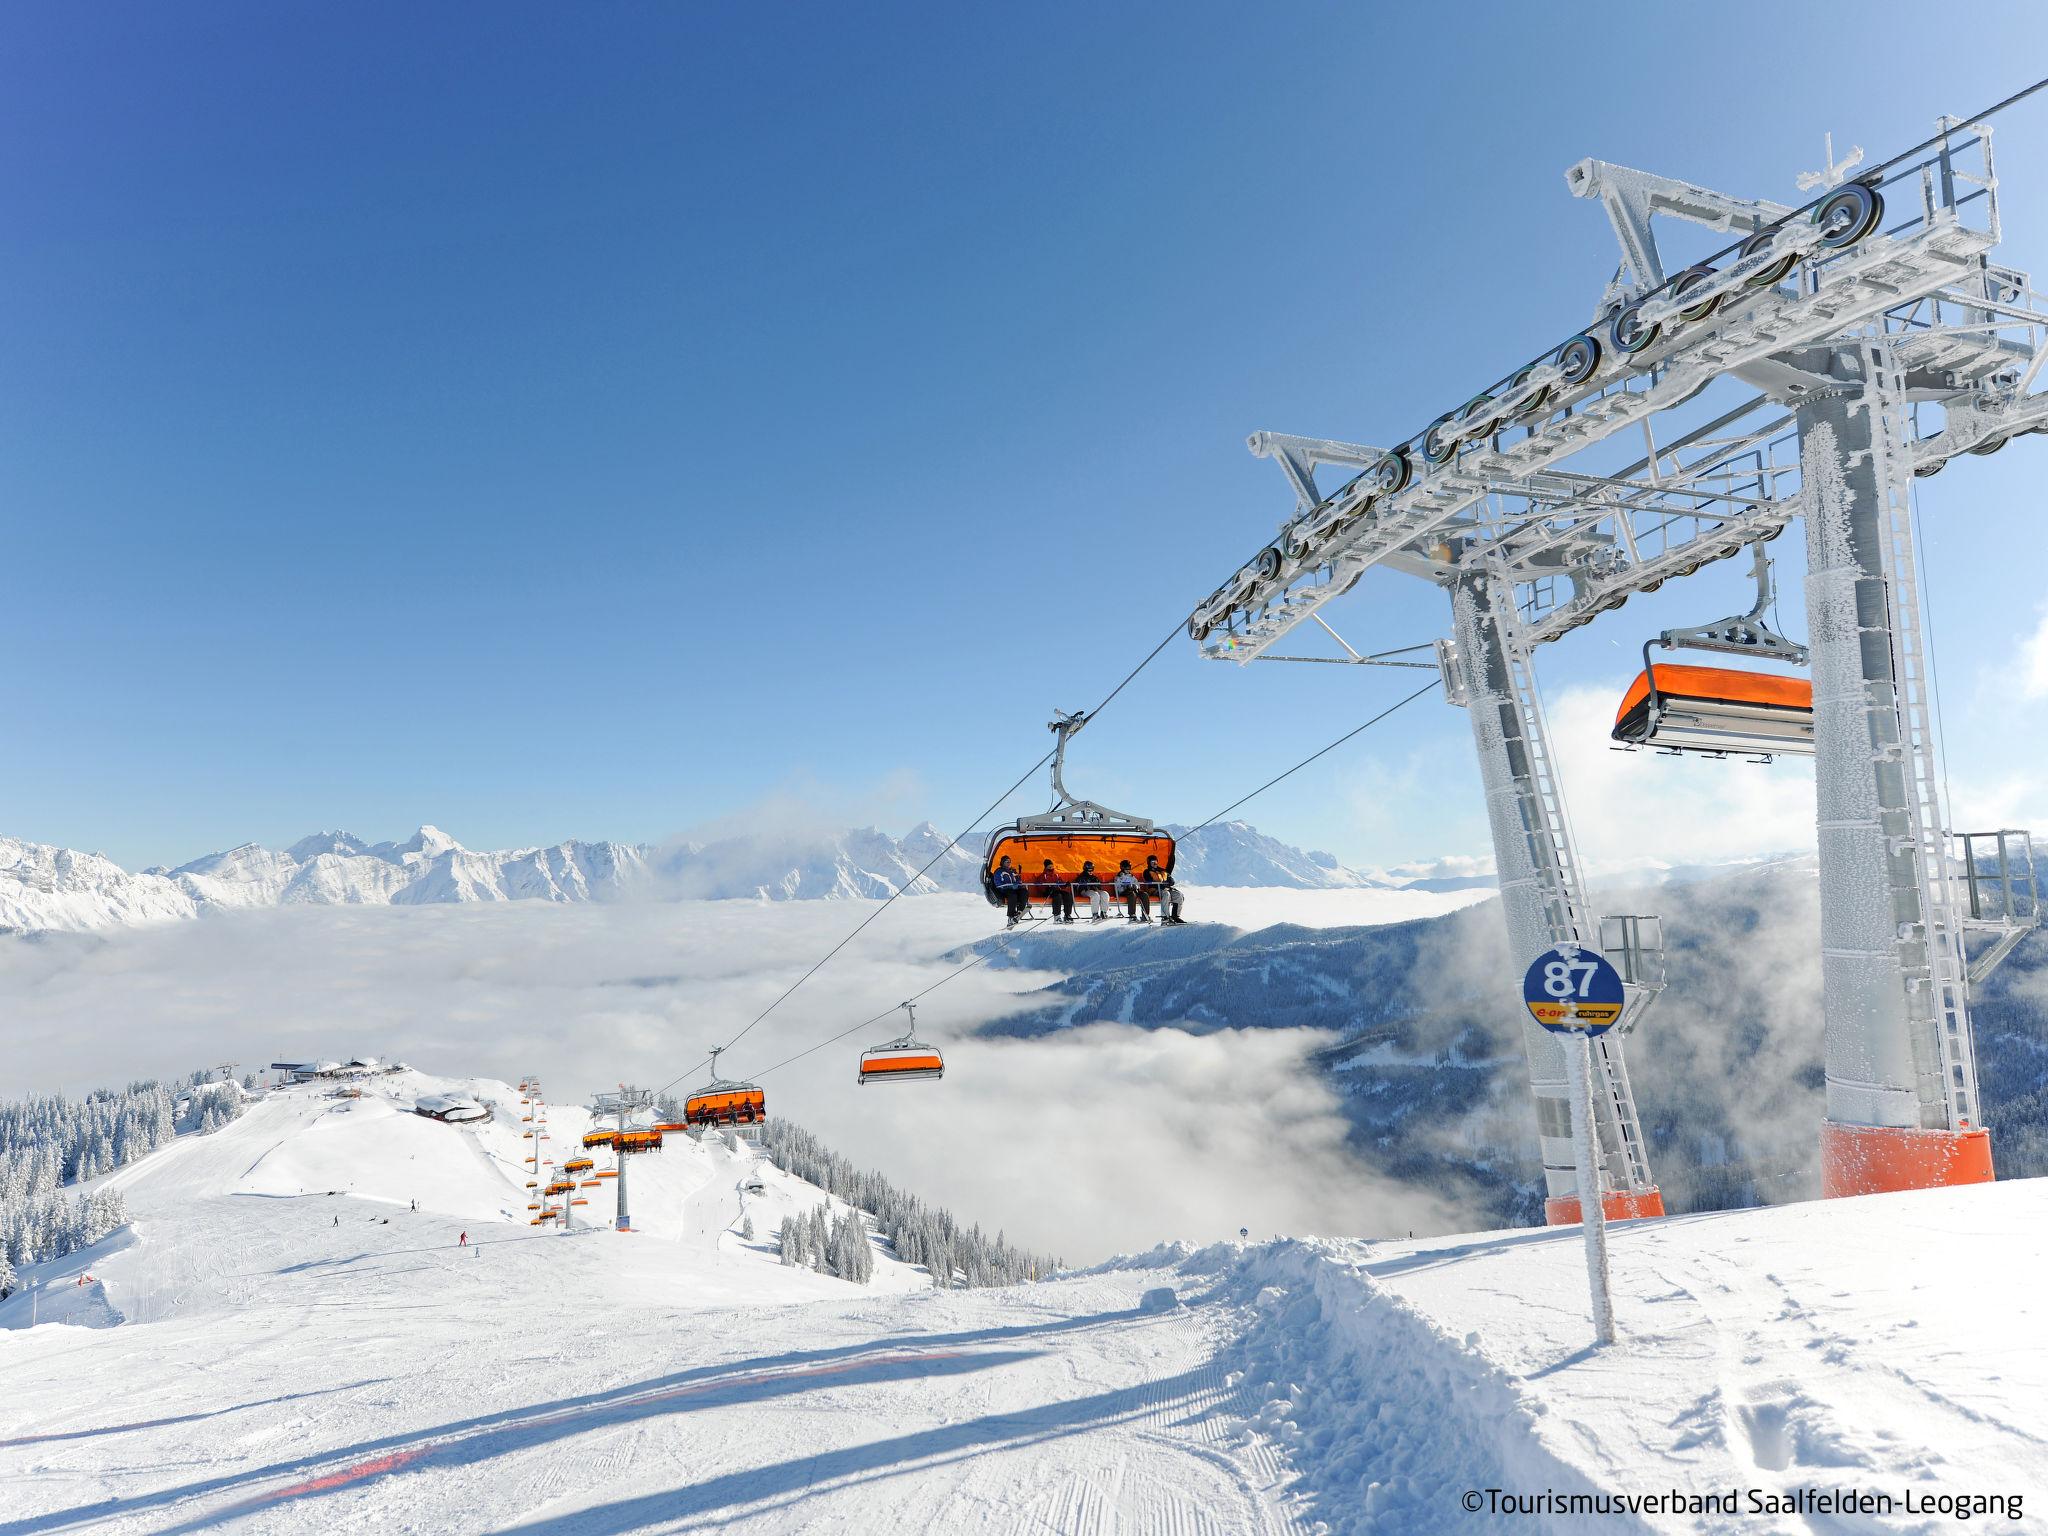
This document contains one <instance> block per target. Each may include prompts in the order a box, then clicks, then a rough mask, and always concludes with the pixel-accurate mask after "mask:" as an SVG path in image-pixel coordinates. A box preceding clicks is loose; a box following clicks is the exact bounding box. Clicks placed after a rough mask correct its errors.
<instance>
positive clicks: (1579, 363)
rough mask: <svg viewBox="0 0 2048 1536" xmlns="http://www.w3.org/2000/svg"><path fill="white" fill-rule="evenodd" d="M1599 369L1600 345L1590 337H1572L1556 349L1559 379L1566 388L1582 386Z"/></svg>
mask: <svg viewBox="0 0 2048 1536" xmlns="http://www.w3.org/2000/svg"><path fill="white" fill-rule="evenodd" d="M1599 367H1600V343H1599V342H1597V341H1595V340H1594V339H1593V338H1592V337H1591V336H1586V335H1579V336H1574V337H1573V338H1572V339H1571V340H1570V341H1568V342H1566V343H1565V344H1564V345H1563V346H1561V347H1559V348H1558V349H1557V371H1558V375H1559V379H1560V381H1561V382H1562V383H1564V384H1565V385H1567V386H1570V385H1574V384H1583V383H1585V382H1586V380H1588V379H1590V378H1591V377H1593V374H1594V372H1595V371H1596V370H1597V369H1598V368H1599Z"/></svg>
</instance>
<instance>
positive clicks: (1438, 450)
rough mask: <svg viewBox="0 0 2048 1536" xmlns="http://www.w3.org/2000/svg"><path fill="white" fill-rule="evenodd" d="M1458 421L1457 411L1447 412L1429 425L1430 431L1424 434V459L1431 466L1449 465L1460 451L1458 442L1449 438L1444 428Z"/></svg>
mask: <svg viewBox="0 0 2048 1536" xmlns="http://www.w3.org/2000/svg"><path fill="white" fill-rule="evenodd" d="M1457 419H1458V413H1457V412H1456V411H1445V412H1444V413H1443V415H1441V416H1439V417H1437V419H1436V420H1435V421H1433V422H1431V423H1430V424H1429V430H1428V431H1427V432H1425V433H1423V434H1422V457H1423V458H1424V459H1426V460H1427V461H1428V462H1429V463H1431V464H1447V463H1449V462H1450V460H1451V457H1452V456H1453V455H1454V454H1456V453H1457V451H1458V440H1457V439H1456V438H1454V437H1451V436H1449V435H1448V434H1447V433H1446V432H1445V431H1444V428H1445V427H1448V426H1449V425H1451V423H1452V422H1454V421H1456V420H1457Z"/></svg>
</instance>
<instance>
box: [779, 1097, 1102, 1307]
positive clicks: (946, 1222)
mask: <svg viewBox="0 0 2048 1536" xmlns="http://www.w3.org/2000/svg"><path fill="white" fill-rule="evenodd" d="M763 1145H764V1146H765V1147H766V1149H767V1151H768V1153H769V1155H770V1156H771V1157H772V1158H773V1159H774V1160H775V1163H776V1165H777V1166H778V1167H780V1168H782V1169H784V1170H785V1171H786V1172H789V1173H792V1174H795V1175H796V1176H797V1177H798V1178H800V1179H804V1180H807V1181H808V1182H810V1183H812V1184H815V1185H817V1186H818V1187H819V1188H821V1189H823V1190H825V1191H826V1192H827V1193H829V1194H831V1195H833V1196H835V1197H837V1198H838V1199H839V1200H841V1201H843V1202H844V1203H846V1204H847V1205H850V1206H852V1207H854V1208H855V1209H856V1210H861V1211H867V1212H869V1213H871V1214H872V1215H873V1217H874V1218H875V1229H876V1230H877V1231H878V1232H880V1233H881V1235H882V1236H883V1237H884V1238H885V1239H887V1241H888V1242H889V1244H890V1246H891V1249H892V1250H893V1252H894V1253H895V1256H896V1257H897V1258H898V1259H899V1260H901V1261H902V1262H904V1263H906V1264H922V1265H924V1266H925V1267H926V1268H927V1269H929V1270H930V1271H931V1273H932V1284H934V1285H935V1286H939V1287H942V1288H943V1287H947V1286H951V1285H954V1284H967V1285H1015V1284H1018V1283H1021V1282H1023V1281H1027V1280H1035V1279H1038V1278H1040V1277H1042V1276H1045V1275H1050V1274H1052V1273H1054V1272H1055V1271H1057V1270H1058V1269H1059V1268H1060V1267H1061V1266H1060V1262H1059V1260H1057V1259H1055V1258H1051V1257H1048V1256H1046V1255H1042V1254H1032V1253H1027V1252H1025V1251H1023V1250H1021V1249H1018V1248H1014V1247H1012V1246H1011V1245H1010V1243H1009V1240H1008V1239H1007V1238H1006V1237H1005V1236H1004V1235H1003V1234H1002V1233H998V1234H996V1236H995V1237H994V1238H993V1239H991V1238H989V1237H987V1236H986V1235H985V1234H983V1233H982V1232H981V1231H980V1230H979V1229H978V1228H976V1229H973V1230H971V1231H967V1232H963V1231H961V1229H960V1227H959V1225H958V1224H957V1223H956V1222H955V1221H954V1219H953V1217H952V1214H951V1213H950V1212H948V1211H945V1210H942V1209H939V1208H938V1207H935V1206H929V1205H926V1204H925V1203H924V1202H923V1201H922V1200H920V1199H918V1198H917V1196H915V1195H910V1194H905V1193H904V1192H903V1191H901V1190H899V1189H897V1188H896V1187H895V1186H894V1185H892V1184H890V1182H889V1181H888V1180H887V1179H885V1178H883V1177H882V1176H881V1175H880V1174H877V1173H872V1172H869V1171H867V1170H864V1169H858V1168H855V1167H854V1166H853V1164H852V1163H850V1162H849V1161H847V1160H846V1159H845V1158H843V1157H841V1156H840V1155H839V1154H838V1153H836V1152H833V1151H830V1150H829V1149H827V1148H826V1147H824V1146H823V1145H822V1144H820V1143H819V1141H818V1139H817V1138H816V1137H814V1136H812V1135H811V1134H810V1133H809V1132H808V1131H806V1130H804V1129H803V1127H801V1126H798V1125H792V1124H791V1123H790V1122H788V1121H787V1120H771V1121H769V1122H768V1123H767V1125H766V1127H765V1128H764V1136H763ZM870 1258H872V1255H870Z"/></svg>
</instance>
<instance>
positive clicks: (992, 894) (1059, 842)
mask: <svg viewBox="0 0 2048 1536" xmlns="http://www.w3.org/2000/svg"><path fill="white" fill-rule="evenodd" d="M1088 719H1089V717H1088V716H1087V714H1085V713H1083V712H1081V711H1078V710H1077V711H1075V712H1074V713H1073V714H1065V713H1063V712H1061V711H1059V710H1054V711H1053V718H1052V722H1051V725H1050V729H1051V731H1052V733H1053V735H1054V736H1056V737H1058V738H1059V740H1058V744H1057V745H1056V746H1055V747H1054V748H1053V754H1052V789H1053V794H1054V795H1055V796H1056V797H1057V798H1056V799H1055V800H1054V802H1053V807H1052V809H1051V810H1049V811H1047V812H1046V813H1045V814H1044V815H1042V816H1020V817H1018V818H1017V819H1016V820H1015V821H1014V822H1012V823H1011V824H1010V825H1009V826H1007V827H998V828H996V830H995V831H993V832H991V833H990V834H989V839H988V852H987V854H986V855H985V856H984V857H983V859H982V861H981V889H982V894H983V895H985V896H986V897H987V898H988V901H989V905H990V906H994V907H1000V906H1003V905H1004V898H1003V895H1002V893H1001V892H1000V891H999V890H997V889H996V884H995V874H996V870H997V868H998V867H1000V866H1001V864H1002V861H1003V858H1004V856H1005V855H1008V856H1009V860H1010V867H1011V868H1012V869H1014V870H1016V871H1017V873H1018V876H1019V877H1020V878H1021V879H1022V880H1023V882H1024V893H1025V896H1026V898H1027V906H1026V908H1025V915H1026V916H1029V915H1031V914H1030V909H1031V908H1032V907H1045V906H1050V905H1051V904H1052V893H1051V892H1050V891H1047V890H1045V889H1044V888H1043V887H1041V886H1037V885H1034V884H1033V883H1032V881H1033V879H1034V878H1035V877H1036V876H1037V875H1038V874H1039V873H1040V871H1041V870H1043V869H1044V867H1045V861H1046V860H1047V859H1050V860H1052V866H1053V869H1054V871H1055V872H1056V873H1057V874H1058V875H1059V876H1060V878H1061V879H1062V880H1066V881H1072V880H1073V878H1074V877H1075V876H1076V875H1078V874H1080V872H1081V865H1082V864H1083V863H1084V862H1086V861H1088V860H1091V859H1092V860H1093V861H1094V863H1095V872H1096V874H1098V875H1099V876H1101V877H1102V883H1103V884H1104V885H1105V886H1107V885H1108V884H1110V882H1112V881H1113V880H1115V879H1116V872H1117V866H1118V865H1119V864H1121V863H1122V862H1123V861H1124V860H1125V859H1129V860H1130V861H1131V869H1132V871H1133V872H1136V871H1138V870H1141V869H1143V868H1144V867H1145V860H1146V858H1147V857H1148V856H1153V855H1156V856H1157V857H1158V859H1159V864H1160V867H1161V868H1162V869H1164V870H1165V871H1166V872H1167V873H1168V874H1169V875H1170V874H1172V873H1173V838H1172V836H1171V835H1170V834H1168V833H1167V832H1166V831H1165V830H1163V829H1162V828H1159V827H1155V826H1154V825H1153V824H1152V823H1151V822H1149V821H1147V820H1145V818H1144V817H1142V816H1131V815H1127V814H1126V813H1125V812H1123V811H1112V810H1111V809H1109V807H1107V806H1103V805H1097V804H1096V803H1095V802H1094V801H1092V800H1076V799H1075V798H1074V797H1073V796H1072V795H1071V794H1069V793H1068V792H1067V786H1066V784H1065V782H1064V781H1063V779H1062V778H1061V769H1062V768H1064V767H1065V765H1066V759H1067V738H1068V737H1070V736H1072V735H1073V734H1074V733H1075V732H1076V731H1078V730H1080V729H1081V727H1082V726H1084V725H1086V724H1087V723H1088Z"/></svg>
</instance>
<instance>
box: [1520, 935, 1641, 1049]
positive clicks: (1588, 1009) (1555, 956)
mask: <svg viewBox="0 0 2048 1536" xmlns="http://www.w3.org/2000/svg"><path fill="white" fill-rule="evenodd" d="M1627 996H1628V994H1627V993H1625V992H1624V991H1623V990H1622V986H1621V972H1619V971H1617V970H1616V969H1615V968H1614V967H1613V965H1612V964H1610V963H1609V961H1608V959H1607V957H1606V956H1605V955H1603V954H1601V953H1600V951H1599V950H1597V949H1585V948H1582V947H1580V946H1579V945H1576V944H1560V945H1558V946H1556V947H1555V948H1554V949H1546V950H1545V951H1543V953H1542V954H1540V955H1538V956H1537V957H1536V959H1535V960H1534V961H1533V962H1532V963H1531V964H1530V966H1529V970H1528V973H1527V974H1526V975H1525V976H1523V977H1522V1001H1523V1002H1525V1003H1527V1004H1528V1005H1529V1012H1530V1013H1531V1014H1532V1015H1534V1017H1535V1019H1536V1022H1537V1023H1538V1024H1541V1025H1542V1026H1543V1027H1544V1028H1545V1029H1547V1030H1549V1031H1550V1032H1551V1033H1552V1034H1554V1035H1572V1034H1583V1035H1604V1034H1606V1033H1607V1031H1608V1030H1610V1029H1612V1028H1614V1026H1615V1023H1616V1021H1618V1020H1619V1019H1620V1018H1621V1005H1622V1004H1623V1003H1624V1002H1625V1001H1627Z"/></svg>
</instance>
